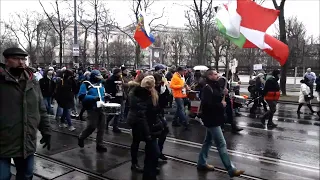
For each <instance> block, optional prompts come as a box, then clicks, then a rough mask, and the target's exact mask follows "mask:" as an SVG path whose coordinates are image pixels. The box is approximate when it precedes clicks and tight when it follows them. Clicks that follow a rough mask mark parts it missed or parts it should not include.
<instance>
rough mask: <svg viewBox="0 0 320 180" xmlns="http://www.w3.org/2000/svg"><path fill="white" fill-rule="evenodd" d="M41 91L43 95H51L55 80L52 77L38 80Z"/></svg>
mask: <svg viewBox="0 0 320 180" xmlns="http://www.w3.org/2000/svg"><path fill="white" fill-rule="evenodd" d="M39 84H40V88H41V92H42V96H43V97H52V96H53V94H54V91H55V82H54V81H53V79H49V78H48V77H43V78H42V79H40V80H39Z"/></svg>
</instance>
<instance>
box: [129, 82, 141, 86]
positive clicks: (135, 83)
mask: <svg viewBox="0 0 320 180" xmlns="http://www.w3.org/2000/svg"><path fill="white" fill-rule="evenodd" d="M128 85H129V86H130V87H136V86H140V84H139V83H137V82H136V81H129V82H128Z"/></svg>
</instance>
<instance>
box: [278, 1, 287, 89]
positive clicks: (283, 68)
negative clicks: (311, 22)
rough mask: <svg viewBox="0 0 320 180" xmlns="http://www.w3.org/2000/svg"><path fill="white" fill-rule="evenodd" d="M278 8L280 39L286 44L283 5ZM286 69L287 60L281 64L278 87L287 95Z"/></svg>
mask: <svg viewBox="0 0 320 180" xmlns="http://www.w3.org/2000/svg"><path fill="white" fill-rule="evenodd" d="M279 10H280V15H279V29H280V41H282V42H283V43H285V44H287V38H286V29H285V28H286V27H285V26H286V22H285V17H284V6H282V7H280V9H279ZM287 69H288V61H287V62H286V63H285V64H284V65H283V66H281V77H280V89H281V91H282V95H287V91H286V84H287Z"/></svg>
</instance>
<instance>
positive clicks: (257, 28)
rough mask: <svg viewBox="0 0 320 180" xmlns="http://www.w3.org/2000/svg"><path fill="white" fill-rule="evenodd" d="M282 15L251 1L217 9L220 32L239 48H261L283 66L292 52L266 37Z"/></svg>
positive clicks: (231, 2) (237, 0) (242, 0)
mask: <svg viewBox="0 0 320 180" xmlns="http://www.w3.org/2000/svg"><path fill="white" fill-rule="evenodd" d="M278 15H279V11H277V10H274V9H268V8H264V7H262V6H260V5H258V4H256V3H255V2H254V1H251V0H229V3H228V4H224V5H221V6H219V7H218V9H217V15H216V25H217V28H218V30H219V31H220V32H221V33H222V34H223V35H224V36H225V37H226V38H227V39H229V40H230V41H231V42H233V43H234V44H235V45H237V46H238V47H240V48H260V49H262V50H264V51H265V52H266V53H267V54H269V55H270V56H272V57H273V58H274V59H276V60H277V61H278V62H279V63H280V65H281V66H283V65H284V64H285V63H286V61H287V59H288V56H289V48H288V46H287V45H286V44H284V43H283V42H281V41H279V40H277V39H276V38H274V37H272V36H270V35H268V34H266V31H267V29H268V28H269V27H270V26H271V25H272V24H273V23H274V22H275V21H276V19H277V17H278Z"/></svg>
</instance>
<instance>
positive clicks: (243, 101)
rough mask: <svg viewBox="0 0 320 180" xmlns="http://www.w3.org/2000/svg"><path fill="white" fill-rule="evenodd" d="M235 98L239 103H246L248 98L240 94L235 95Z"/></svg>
mask: <svg viewBox="0 0 320 180" xmlns="http://www.w3.org/2000/svg"><path fill="white" fill-rule="evenodd" d="M233 98H234V101H233V102H235V103H238V104H246V101H247V100H246V99H245V98H244V97H243V96H239V95H234V96H233Z"/></svg>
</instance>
